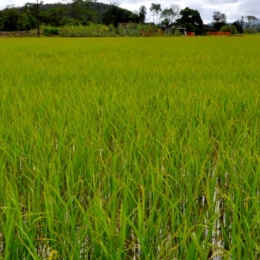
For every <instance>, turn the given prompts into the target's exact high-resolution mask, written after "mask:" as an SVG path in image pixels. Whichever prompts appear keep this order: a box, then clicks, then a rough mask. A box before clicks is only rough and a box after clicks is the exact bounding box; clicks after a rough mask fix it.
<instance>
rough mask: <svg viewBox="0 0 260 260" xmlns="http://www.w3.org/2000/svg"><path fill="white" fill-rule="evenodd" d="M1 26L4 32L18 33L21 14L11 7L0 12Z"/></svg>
mask: <svg viewBox="0 0 260 260" xmlns="http://www.w3.org/2000/svg"><path fill="white" fill-rule="evenodd" d="M2 19H3V24H4V25H3V26H2V30H4V31H18V30H19V29H20V25H21V22H22V21H21V13H20V12H19V9H18V8H16V7H14V6H13V5H11V6H7V7H6V8H5V9H4V10H3V11H2Z"/></svg>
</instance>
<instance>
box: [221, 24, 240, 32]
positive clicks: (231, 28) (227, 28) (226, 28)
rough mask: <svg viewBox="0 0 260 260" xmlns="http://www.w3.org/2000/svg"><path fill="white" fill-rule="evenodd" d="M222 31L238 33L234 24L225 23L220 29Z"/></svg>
mask: <svg viewBox="0 0 260 260" xmlns="http://www.w3.org/2000/svg"><path fill="white" fill-rule="evenodd" d="M220 31H221V32H230V33H231V34H237V33H238V30H237V28H236V26H234V25H224V26H222V27H221V29H220Z"/></svg>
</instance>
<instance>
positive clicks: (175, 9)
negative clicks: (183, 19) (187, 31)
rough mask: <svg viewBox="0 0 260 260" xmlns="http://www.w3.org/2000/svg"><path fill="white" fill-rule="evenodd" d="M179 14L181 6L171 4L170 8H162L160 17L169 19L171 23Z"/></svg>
mask: <svg viewBox="0 0 260 260" xmlns="http://www.w3.org/2000/svg"><path fill="white" fill-rule="evenodd" d="M179 14H180V7H179V6H178V5H171V6H170V7H169V8H166V9H164V10H162V12H161V16H160V17H161V18H162V19H165V20H168V21H169V24H170V23H173V22H175V20H176V19H177V18H178V16H179ZM165 20H164V21H165Z"/></svg>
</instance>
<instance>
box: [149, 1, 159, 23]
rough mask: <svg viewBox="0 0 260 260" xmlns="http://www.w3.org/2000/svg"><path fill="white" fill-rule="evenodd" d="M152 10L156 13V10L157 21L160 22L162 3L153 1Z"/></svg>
mask: <svg viewBox="0 0 260 260" xmlns="http://www.w3.org/2000/svg"><path fill="white" fill-rule="evenodd" d="M150 11H151V12H153V13H154V12H155V13H156V15H157V21H158V23H159V12H160V11H162V9H161V5H160V4H154V3H152V5H151V7H150ZM153 22H154V17H153Z"/></svg>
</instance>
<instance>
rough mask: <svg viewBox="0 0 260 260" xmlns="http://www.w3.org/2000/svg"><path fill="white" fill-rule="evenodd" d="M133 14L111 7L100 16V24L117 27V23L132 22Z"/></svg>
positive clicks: (117, 7) (114, 6)
mask: <svg viewBox="0 0 260 260" xmlns="http://www.w3.org/2000/svg"><path fill="white" fill-rule="evenodd" d="M133 17H134V15H133V13H132V12H131V11H129V10H127V9H123V8H120V7H119V6H116V5H112V6H111V8H110V9H108V10H107V11H106V12H104V13H103V15H102V22H103V23H104V24H106V25H109V24H113V25H114V26H115V27H117V25H118V23H127V22H130V21H131V22H133Z"/></svg>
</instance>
